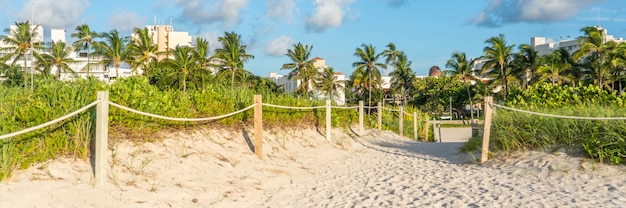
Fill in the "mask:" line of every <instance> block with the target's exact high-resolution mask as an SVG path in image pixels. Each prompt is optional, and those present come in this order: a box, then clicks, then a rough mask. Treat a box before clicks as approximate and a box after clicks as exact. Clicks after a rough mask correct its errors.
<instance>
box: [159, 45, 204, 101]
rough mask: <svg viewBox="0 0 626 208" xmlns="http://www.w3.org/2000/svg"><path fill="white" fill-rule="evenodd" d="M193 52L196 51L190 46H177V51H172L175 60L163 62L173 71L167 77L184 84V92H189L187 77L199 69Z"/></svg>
mask: <svg viewBox="0 0 626 208" xmlns="http://www.w3.org/2000/svg"><path fill="white" fill-rule="evenodd" d="M193 51H194V49H193V48H192V47H189V46H176V49H175V50H174V51H172V55H173V56H174V58H173V59H170V58H168V59H165V61H164V62H163V65H164V66H166V67H169V68H171V69H173V71H172V72H171V73H170V74H168V75H166V76H167V77H169V78H173V79H174V80H175V81H176V82H179V83H182V87H183V92H187V77H188V75H189V73H190V72H192V71H195V70H196V69H198V68H199V67H198V63H197V60H196V57H195V56H194V55H193Z"/></svg>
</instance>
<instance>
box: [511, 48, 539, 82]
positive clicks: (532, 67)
mask: <svg viewBox="0 0 626 208" xmlns="http://www.w3.org/2000/svg"><path fill="white" fill-rule="evenodd" d="M518 49H519V52H518V53H517V54H515V55H514V58H513V61H512V65H513V70H514V71H513V72H512V74H515V75H516V76H517V77H519V78H520V79H522V83H523V86H524V89H526V88H527V87H528V85H529V83H532V82H533V81H534V79H536V78H535V73H536V71H537V65H538V63H537V62H538V60H539V55H538V53H537V51H536V50H535V49H534V48H533V47H532V46H530V45H528V44H522V45H520V46H519V48H518Z"/></svg>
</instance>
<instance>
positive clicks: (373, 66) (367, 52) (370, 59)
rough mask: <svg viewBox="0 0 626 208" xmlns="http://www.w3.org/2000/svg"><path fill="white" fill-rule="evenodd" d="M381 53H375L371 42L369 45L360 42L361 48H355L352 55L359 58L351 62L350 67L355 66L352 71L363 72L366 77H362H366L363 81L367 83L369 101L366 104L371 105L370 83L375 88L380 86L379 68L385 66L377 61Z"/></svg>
mask: <svg viewBox="0 0 626 208" xmlns="http://www.w3.org/2000/svg"><path fill="white" fill-rule="evenodd" d="M381 55H382V54H380V53H379V54H377V53H376V48H375V47H374V46H372V44H369V45H365V44H362V45H361V48H357V49H356V52H355V53H354V56H356V57H357V58H359V59H361V60H359V61H357V62H354V63H352V67H355V68H356V69H355V71H354V73H363V74H365V75H366V76H367V77H363V78H366V79H365V80H363V81H365V82H364V83H366V84H367V86H368V87H367V91H368V93H369V97H368V99H369V101H368V106H371V105H372V89H373V88H372V83H375V85H374V87H375V88H377V89H378V88H380V84H381V75H380V69H379V68H382V69H385V68H387V66H386V65H385V64H382V63H378V59H379V58H380V56H381Z"/></svg>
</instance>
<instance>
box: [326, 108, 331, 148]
mask: <svg viewBox="0 0 626 208" xmlns="http://www.w3.org/2000/svg"><path fill="white" fill-rule="evenodd" d="M330 122H331V120H330V100H326V140H328V142H330V139H331V134H330V132H331V131H332V129H331V125H330V124H331V123H330Z"/></svg>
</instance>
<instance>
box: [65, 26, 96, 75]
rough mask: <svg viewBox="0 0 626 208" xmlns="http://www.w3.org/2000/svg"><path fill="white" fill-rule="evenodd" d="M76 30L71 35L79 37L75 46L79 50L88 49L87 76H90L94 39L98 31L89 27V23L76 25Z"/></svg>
mask: <svg viewBox="0 0 626 208" xmlns="http://www.w3.org/2000/svg"><path fill="white" fill-rule="evenodd" d="M75 30H76V32H75V33H72V34H71V35H70V36H71V37H73V38H78V39H77V40H76V41H74V44H73V46H74V48H76V49H78V50H87V65H86V67H87V76H90V74H89V73H90V71H89V65H90V62H91V60H90V58H91V54H90V53H91V47H93V44H92V43H93V42H94V39H95V38H97V37H98V33H97V32H95V31H92V30H91V29H89V25H87V23H84V24H82V25H79V26H76V29H75Z"/></svg>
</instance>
